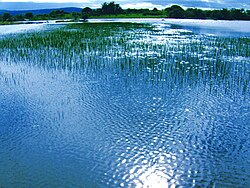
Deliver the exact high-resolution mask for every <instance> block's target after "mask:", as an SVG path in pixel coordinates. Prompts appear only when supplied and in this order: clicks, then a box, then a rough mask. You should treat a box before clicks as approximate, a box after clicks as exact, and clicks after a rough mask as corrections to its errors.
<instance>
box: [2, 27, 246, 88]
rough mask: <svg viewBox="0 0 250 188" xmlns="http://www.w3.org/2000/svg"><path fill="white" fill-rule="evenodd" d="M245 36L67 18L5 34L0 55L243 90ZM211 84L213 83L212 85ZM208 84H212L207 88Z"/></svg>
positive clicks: (152, 79) (172, 82) (48, 64)
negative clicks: (47, 27) (46, 27)
mask: <svg viewBox="0 0 250 188" xmlns="http://www.w3.org/2000/svg"><path fill="white" fill-rule="evenodd" d="M249 47H250V39H249V38H226V37H216V36H209V35H200V34H199V35H198V34H193V33H190V32H189V31H186V30H184V29H170V30H161V29H157V28H155V27H153V26H150V25H145V24H137V23H82V24H71V25H67V26H65V27H63V28H59V29H55V30H52V31H41V32H33V33H25V34H19V35H18V36H11V35H10V36H6V37H4V38H2V39H1V40H0V49H1V52H0V55H1V60H2V61H12V62H25V63H30V64H35V65H40V66H46V67H53V68H57V69H58V68H60V69H66V70H71V71H81V70H82V71H83V70H84V71H93V72H95V71H99V72H100V71H103V72H105V70H108V72H109V74H117V73H119V74H121V75H123V77H124V78H126V79H128V78H131V77H136V75H140V76H142V77H143V78H144V80H146V81H150V82H154V83H162V84H168V85H169V86H170V87H175V85H178V86H186V84H189V85H192V84H196V83H197V82H199V81H202V82H203V83H205V84H207V85H208V86H209V87H212V86H216V88H217V86H220V83H222V82H223V83H228V84H222V85H224V86H226V88H224V90H228V89H232V88H237V89H239V88H240V90H242V91H244V92H247V91H248V90H249V88H248V85H249V63H250V52H249ZM213 88H214V87H213ZM211 90H213V89H211Z"/></svg>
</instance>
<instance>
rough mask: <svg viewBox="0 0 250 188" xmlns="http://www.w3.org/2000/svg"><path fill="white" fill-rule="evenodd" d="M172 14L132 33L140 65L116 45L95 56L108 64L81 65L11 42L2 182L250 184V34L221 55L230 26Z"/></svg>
mask: <svg viewBox="0 0 250 188" xmlns="http://www.w3.org/2000/svg"><path fill="white" fill-rule="evenodd" d="M93 21H94V20H93ZM147 22H149V21H147ZM165 22H166V23H165ZM167 22H168V21H166V20H165V21H164V23H162V21H161V20H158V21H157V22H155V20H154V21H153V22H152V23H153V24H155V25H156V28H155V31H154V32H146V33H144V32H143V33H141V31H139V32H137V31H136V29H135V30H132V31H129V32H130V34H129V37H133V36H134V35H137V36H138V37H137V38H136V39H135V38H133V39H131V41H129V43H128V44H127V46H125V48H126V47H128V46H129V47H131V48H129V49H130V50H129V51H122V52H124V54H126V57H127V58H128V57H129V58H130V59H133V60H134V62H136V63H138V64H136V63H135V65H133V66H130V64H129V63H128V64H124V65H123V62H124V57H123V59H119V57H117V56H116V55H117V54H118V56H119V55H120V56H122V54H123V53H118V52H116V51H115V50H114V51H111V50H110V51H108V52H107V53H110V54H111V55H110V56H109V57H105V55H104V54H102V53H99V52H98V53H97V52H96V53H95V55H94V56H93V57H92V56H91V57H92V58H93V59H94V60H95V61H96V62H98V63H99V61H100V66H101V68H100V67H99V68H98V67H96V66H95V65H94V64H91V63H89V65H88V66H85V67H81V66H78V65H77V61H76V62H75V63H76V65H75V64H74V68H72V67H71V68H70V67H69V66H66V65H65V66H60V65H57V66H52V65H51V64H50V62H51V61H53V60H54V61H58V62H59V63H63V62H61V61H59V60H60V59H58V56H57V55H58V54H57V53H55V54H54V56H49V59H47V60H48V61H46V62H42V63H41V62H39V61H37V57H36V56H34V54H33V53H31V54H30V56H27V57H25V58H23V59H21V60H20V59H18V58H16V57H14V56H11V55H10V54H11V53H10V52H9V51H8V49H7V50H6V49H5V51H4V50H3V49H2V52H1V55H2V56H1V58H0V59H1V61H0V90H1V92H0V144H1V147H0V158H1V160H0V187H4V188H5V187H6V188H8V187H86V188H91V187H115V188H116V187H138V188H139V187H143V188H144V187H152V188H161V187H170V186H172V187H178V186H180V187H249V186H250V158H249V156H250V150H249V148H250V138H249V135H250V123H249V122H250V100H249V99H250V93H249V73H250V54H249V50H246V48H249V47H250V46H249V45H250V44H249V41H247V39H246V38H245V39H244V40H246V41H247V42H244V41H243V42H242V43H240V42H239V43H237V41H238V39H236V43H230V44H231V46H227V47H223V45H222V46H221V49H217V50H215V51H216V52H218V51H220V50H221V51H222V52H220V54H223V56H222V55H220V56H217V57H212V56H211V53H210V52H211V51H213V50H214V49H211V48H212V47H213V46H214V48H217V46H215V40H217V39H215V38H214V36H216V35H217V34H216V33H218V32H215V30H213V29H211V28H210V26H208V27H207V29H208V30H209V31H212V33H207V31H208V30H207V29H206V32H203V31H204V30H203V29H202V30H200V29H197V25H195V26H194V25H189V24H186V25H185V24H184V25H182V27H181V28H179V27H175V28H173V27H172V26H171V25H169V24H170V23H167ZM169 22H170V21H169ZM173 22H174V21H173ZM175 24H176V23H175ZM51 26H52V25H51ZM183 26H184V27H185V28H183ZM1 27H2V26H1ZM1 27H0V29H1ZM13 27H15V26H13ZM31 27H33V26H31ZM36 27H37V28H39V29H40V26H36ZM41 27H44V26H42V25H41ZM46 27H49V26H46ZM52 27H53V26H52ZM203 27H204V26H202V28H203ZM199 28H201V27H200V26H199ZM49 29H50V28H49ZM53 29H54V27H53ZM220 29H221V28H220ZM220 29H219V30H220ZM16 31H17V30H16ZM159 31H160V34H159ZM2 33H3V32H2ZM6 33H7V32H6ZM6 33H5V34H6ZM14 33H15V32H14ZM222 33H223V32H222ZM222 33H221V32H219V35H218V36H219V37H222V39H219V40H221V41H222V42H223V41H224V40H226V39H225V38H226V37H228V36H229V38H233V37H235V36H242V34H243V35H244V36H245V37H249V32H245V31H243V30H242V29H239V30H238V31H234V32H233V31H230V32H228V33H226V34H225V35H226V37H225V36H222ZM233 33H234V35H235V36H234V35H233ZM12 34H13V33H12ZM16 36H17V37H18V35H16ZM5 37H6V36H5ZM7 37H8V36H7ZM10 37H11V36H10ZM116 37H118V38H119V35H118V36H116ZM248 39H249V38H248ZM0 40H1V39H0ZM112 40H113V39H112ZM117 40H118V39H117ZM199 41H201V42H202V43H201V44H204V46H202V47H200V48H198V49H197V50H195V49H191V47H190V49H189V48H188V46H189V44H190V43H192V44H193V43H194V44H195V45H196V44H199ZM213 42H214V45H213ZM137 44H140V46H137ZM159 44H161V45H162V46H161V47H159V46H157V45H159ZM165 44H168V48H167V47H166V46H165V47H164V45H165ZM240 44H241V45H242V47H234V45H235V46H237V45H240ZM197 46H199V45H197ZM211 46H212V47H211ZM132 47H133V48H132ZM139 47H140V48H139ZM144 47H145V48H144ZM172 47H173V48H172ZM138 48H139V49H138ZM163 48H167V49H168V50H170V49H171V51H170V52H169V53H168V56H166V57H165V56H164V53H163V52H162V51H163ZM117 49H119V50H121V49H123V48H120V47H119V46H117ZM167 49H165V50H167ZM180 49H182V50H187V54H181V52H180ZM226 49H230V50H232V52H233V56H230V53H231V52H230V53H229V52H227V50H226ZM234 49H237V50H234ZM241 49H242V51H241ZM38 50H39V49H38ZM119 50H118V51H119ZM123 50H124V49H123ZM199 50H202V51H199ZM223 50H224V51H223ZM10 51H11V50H10ZM191 51H192V52H191ZM40 52H41V51H40ZM196 52H197V53H198V54H197V53H196ZM44 53H48V54H49V52H46V51H44ZM105 53H106V51H105ZM218 53H219V52H218ZM56 54H57V55H56ZM88 54H89V56H90V55H91V52H88ZM162 54H163V55H162ZM228 54H229V55H228ZM38 55H40V54H38ZM59 55H60V54H59ZM92 55H93V54H92ZM192 55H194V56H195V57H196V56H197V58H199V60H197V62H195V63H193V62H187V59H189V60H194V59H193V57H191V56H192ZM33 56H34V57H33ZM163 56H164V58H163ZM186 56H188V57H186ZM97 57H98V58H97ZM183 57H185V59H183ZM29 58H30V59H31V61H30V59H29ZM32 58H33V59H32ZM75 58H76V57H75ZM85 58H86V57H85ZM209 58H211V59H209ZM213 58H215V59H213ZM25 59H26V60H25ZM76 59H77V58H76ZM218 59H219V60H220V61H219V62H220V63H222V65H221V64H216V63H217V60H218ZM73 60H75V59H74V57H73ZM88 60H89V59H88ZM177 60H178V61H177ZM86 61H87V60H86ZM147 61H150V62H152V61H154V62H155V63H156V64H153V66H152V64H147V65H140V63H139V62H147ZM210 62H212V63H211V64H210ZM119 63H121V65H120V64H119ZM172 63H176V65H172ZM177 64H178V65H177ZM190 64H191V65H192V66H191V65H190ZM72 66H73V65H72ZM195 66H197V67H198V66H200V67H201V68H200V69H199V68H198V69H195V70H197V72H195V71H194V73H193V72H192V71H191V70H193V67H195Z"/></svg>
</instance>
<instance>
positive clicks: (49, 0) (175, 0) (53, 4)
mask: <svg viewBox="0 0 250 188" xmlns="http://www.w3.org/2000/svg"><path fill="white" fill-rule="evenodd" d="M110 1H115V3H118V4H120V5H121V7H122V8H123V9H127V8H149V9H153V8H157V9H164V8H166V7H169V6H171V5H173V4H178V5H180V6H182V7H183V8H189V7H194V8H202V9H222V8H229V9H230V8H243V9H250V0H133V1H131V0H0V9H7V10H25V9H26V10H27V9H29V10H30V9H43V8H61V7H80V8H84V7H91V8H101V5H102V3H104V2H110Z"/></svg>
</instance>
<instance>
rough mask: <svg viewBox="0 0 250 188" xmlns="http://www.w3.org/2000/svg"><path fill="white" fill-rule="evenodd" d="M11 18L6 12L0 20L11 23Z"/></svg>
mask: <svg viewBox="0 0 250 188" xmlns="http://www.w3.org/2000/svg"><path fill="white" fill-rule="evenodd" d="M11 18H12V16H11V15H10V13H7V12H5V13H4V14H3V17H2V19H3V21H4V22H5V21H11Z"/></svg>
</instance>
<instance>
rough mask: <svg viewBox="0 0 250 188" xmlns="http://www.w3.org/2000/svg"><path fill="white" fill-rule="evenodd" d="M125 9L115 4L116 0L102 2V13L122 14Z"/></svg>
mask: <svg viewBox="0 0 250 188" xmlns="http://www.w3.org/2000/svg"><path fill="white" fill-rule="evenodd" d="M122 12H123V10H122V8H121V7H120V5H119V4H115V3H114V2H110V3H106V2H105V3H103V4H102V13H103V14H120V13H122Z"/></svg>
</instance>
